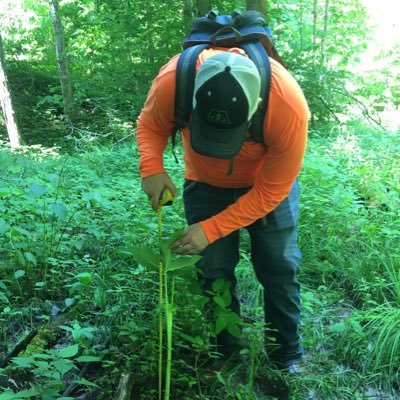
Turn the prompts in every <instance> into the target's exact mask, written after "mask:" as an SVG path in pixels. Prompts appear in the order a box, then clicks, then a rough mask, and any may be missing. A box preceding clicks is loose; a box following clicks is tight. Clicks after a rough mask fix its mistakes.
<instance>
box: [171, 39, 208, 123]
mask: <svg viewBox="0 0 400 400" xmlns="http://www.w3.org/2000/svg"><path fill="white" fill-rule="evenodd" d="M206 47H209V44H198V45H195V46H191V47H188V48H187V49H186V50H184V51H183V52H182V54H181V55H180V56H179V59H178V64H177V66H176V89H175V121H176V129H182V128H183V127H184V126H185V122H186V121H187V120H188V119H189V116H190V113H191V111H192V103H193V90H194V79H195V75H196V62H197V58H198V56H199V54H200V53H201V52H202V51H203V50H204V49H205V48H206Z"/></svg>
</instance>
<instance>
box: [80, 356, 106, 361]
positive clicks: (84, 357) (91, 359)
mask: <svg viewBox="0 0 400 400" xmlns="http://www.w3.org/2000/svg"><path fill="white" fill-rule="evenodd" d="M101 360H102V358H101V357H98V356H80V357H78V358H75V359H74V361H78V362H99V361H101Z"/></svg>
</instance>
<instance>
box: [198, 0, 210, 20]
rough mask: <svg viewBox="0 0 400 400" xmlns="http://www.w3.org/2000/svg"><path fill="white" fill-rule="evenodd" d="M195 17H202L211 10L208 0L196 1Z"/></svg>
mask: <svg viewBox="0 0 400 400" xmlns="http://www.w3.org/2000/svg"><path fill="white" fill-rule="evenodd" d="M196 6H197V16H198V17H204V15H206V14H207V13H208V12H209V11H210V10H211V1H210V0H196Z"/></svg>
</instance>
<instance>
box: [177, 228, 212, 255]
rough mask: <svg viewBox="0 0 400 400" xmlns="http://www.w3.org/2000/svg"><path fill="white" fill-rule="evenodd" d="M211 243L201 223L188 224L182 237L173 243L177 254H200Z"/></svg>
mask: <svg viewBox="0 0 400 400" xmlns="http://www.w3.org/2000/svg"><path fill="white" fill-rule="evenodd" d="M208 245H209V243H208V239H207V236H206V234H205V233H204V231H203V228H202V227H201V225H200V224H194V225H190V226H188V227H187V228H186V229H185V231H184V233H183V236H182V237H181V238H179V239H178V240H176V241H175V242H174V243H172V245H171V249H172V251H173V252H174V253H176V254H182V255H185V254H199V253H200V252H201V251H202V250H204V249H205V248H206V247H207V246H208Z"/></svg>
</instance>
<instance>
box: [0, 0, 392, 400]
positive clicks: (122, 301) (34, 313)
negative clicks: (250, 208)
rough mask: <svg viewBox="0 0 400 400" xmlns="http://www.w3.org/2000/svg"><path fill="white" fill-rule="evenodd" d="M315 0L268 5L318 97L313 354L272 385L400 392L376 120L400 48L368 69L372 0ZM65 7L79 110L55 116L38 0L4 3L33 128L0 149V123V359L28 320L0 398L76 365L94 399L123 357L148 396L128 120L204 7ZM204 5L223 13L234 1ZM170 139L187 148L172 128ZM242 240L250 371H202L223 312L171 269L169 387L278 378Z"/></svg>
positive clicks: (305, 394)
mask: <svg viewBox="0 0 400 400" xmlns="http://www.w3.org/2000/svg"><path fill="white" fill-rule="evenodd" d="M313 4H314V2H310V1H304V0H295V1H288V0H282V1H279V2H278V1H272V0H269V1H268V2H267V10H268V20H269V24H270V25H271V27H272V30H273V32H274V36H275V41H276V46H277V48H278V50H279V52H280V53H281V55H282V56H283V58H284V60H285V61H286V63H287V65H288V68H289V70H290V71H291V72H292V73H293V75H294V76H295V77H296V79H297V80H298V81H299V82H300V84H301V86H302V87H303V89H304V92H305V95H306V97H307V101H308V103H309V105H310V108H311V111H312V119H311V121H310V122H311V123H310V140H309V144H308V149H307V153H306V157H305V161H304V168H303V170H302V172H301V175H300V181H301V186H302V201H301V226H300V235H299V236H300V239H299V240H300V246H301V250H302V253H303V260H302V270H301V272H300V278H301V282H302V304H303V320H302V326H301V329H302V335H303V338H304V341H303V343H304V347H305V348H306V352H307V360H308V363H307V365H306V367H305V374H304V375H303V376H302V378H301V379H300V380H293V381H292V380H289V382H286V383H285V385H284V389H282V390H283V391H282V393H286V394H288V393H289V394H290V399H293V400H296V399H301V400H303V399H310V398H314V399H323V400H325V399H338V400H346V399H349V400H350V399H351V400H354V399H366V398H385V399H396V398H398V397H399V390H398V389H399V370H398V354H400V333H399V329H398V326H399V325H398V324H399V318H400V316H399V307H398V305H399V303H400V274H399V268H400V265H399V260H400V250H399V249H400V222H399V221H400V218H399V217H400V215H399V211H398V210H399V206H400V187H399V182H400V166H399V162H398V154H399V151H400V141H399V135H398V128H396V127H395V128H393V125H392V126H391V127H390V128H389V127H388V126H386V125H385V124H381V123H380V114H379V113H378V111H381V110H386V111H393V112H396V110H397V108H398V105H399V98H400V97H399V96H400V91H399V80H398V71H399V62H398V60H399V57H398V55H399V48H400V47H398V46H397V47H396V46H394V47H393V49H391V50H390V51H388V52H387V53H385V54H380V57H381V59H380V60H381V62H380V64H379V65H381V66H382V68H379V70H376V71H372V72H371V71H367V70H366V71H365V72H364V71H363V68H361V65H360V64H359V62H360V60H362V55H363V52H364V51H365V49H366V48H367V45H369V44H370V41H371V35H373V34H372V33H371V32H373V31H371V30H369V27H368V20H367V14H366V10H365V8H364V6H363V5H362V4H364V3H363V2H361V1H359V0H348V1H344V0H337V1H336V2H334V3H332V2H331V4H330V7H329V20H328V25H327V30H326V31H325V30H324V17H325V2H323V1H317V2H315V4H317V8H316V15H317V18H316V20H315V19H314V15H313V13H314V9H313ZM60 5H61V8H60V14H61V17H62V20H63V24H64V30H65V37H66V41H67V46H68V47H67V48H68V54H67V55H68V60H69V63H70V69H71V72H72V82H73V87H74V95H75V100H76V103H77V106H78V112H79V118H78V120H77V121H76V122H75V123H74V124H68V123H66V121H65V119H64V118H63V115H62V97H61V89H60V83H59V80H58V75H57V68H56V63H55V50H54V41H53V32H52V26H51V20H50V17H49V12H48V4H47V2H46V1H44V0H18V1H11V0H10V1H8V0H5V1H4V2H2V4H1V5H0V12H1V15H0V17H1V19H0V22H1V30H2V36H3V41H4V51H5V64H6V69H7V75H8V78H9V84H10V89H11V93H12V97H13V102H14V105H15V108H16V116H17V120H18V123H19V126H20V129H21V134H22V138H23V140H24V142H25V144H26V146H24V147H23V148H22V149H20V150H19V151H18V152H11V151H10V150H9V149H8V147H7V143H6V142H7V135H6V130H5V126H4V124H2V123H0V137H1V139H2V142H1V143H0V272H1V274H0V338H1V339H0V359H5V357H6V355H7V354H9V353H10V352H11V351H12V349H13V348H14V347H15V345H16V344H17V343H18V342H19V341H21V340H23V338H24V337H25V336H26V335H27V334H28V333H29V332H30V331H31V330H33V329H36V328H39V329H40V331H39V333H38V335H37V336H36V339H35V340H34V341H33V342H32V344H31V345H29V346H28V348H27V349H25V350H24V351H23V352H21V354H19V357H18V358H15V359H14V360H11V361H10V362H8V363H7V365H6V366H4V367H1V366H0V400H8V399H18V398H43V399H56V398H66V399H67V398H74V397H68V395H65V396H64V397H62V395H63V393H64V392H65V390H66V387H67V386H68V384H70V383H71V380H72V379H76V378H77V376H76V375H77V373H78V371H82V369H84V368H87V367H88V366H87V363H93V365H94V366H92V367H91V368H89V371H90V373H88V375H87V377H86V379H84V378H83V379H81V380H80V381H79V382H77V383H76V386H77V388H78V389H77V390H78V391H80V393H83V392H84V393H85V395H86V396H87V398H89V399H90V398H97V399H110V398H112V397H113V396H114V394H115V389H116V386H117V385H118V382H119V380H120V378H121V375H122V374H123V373H126V372H127V371H133V373H134V375H135V378H137V380H138V382H139V384H137V385H136V386H135V390H136V392H135V394H136V396H137V398H141V399H144V400H146V399H154V398H156V397H157V393H156V392H157V390H156V387H157V385H156V380H157V379H156V376H157V363H158V359H157V344H158V336H157V335H158V323H159V314H158V311H157V309H158V293H159V292H158V289H159V288H158V277H157V272H156V271H154V270H152V269H148V268H146V266H145V265H144V264H145V263H141V262H140V260H139V261H138V260H137V259H135V258H134V257H133V255H132V251H131V249H132V248H135V249H137V248H143V247H145V248H149V249H153V251H154V252H157V250H158V223H157V216H156V214H155V213H154V212H153V210H152V209H151V208H150V206H149V204H148V202H147V199H146V197H145V195H144V194H143V193H142V191H141V188H140V178H139V174H138V170H137V160H138V154H137V149H136V144H135V141H134V134H135V121H136V118H137V116H138V114H139V112H140V110H141V107H142V105H143V101H144V99H145V97H146V94H147V90H148V88H149V86H150V84H151V81H152V79H153V77H154V75H155V74H156V73H157V71H158V69H159V68H160V67H161V66H162V65H163V64H164V63H165V62H166V61H167V60H168V59H169V58H170V57H171V56H172V55H174V54H175V53H177V52H179V51H180V48H181V42H182V38H183V36H184V35H185V34H186V33H187V32H188V24H187V18H184V17H183V16H182V11H183V9H184V7H188V6H189V8H190V10H189V13H191V14H192V15H193V16H194V15H195V14H196V6H195V2H187V1H185V2H183V1H182V2H180V1H178V2H158V3H157V2H149V1H146V2H145V1H142V0H140V1H133V0H124V1H116V0H80V1H77V0H64V1H62V2H61V4H60ZM212 7H213V8H215V9H218V10H219V11H220V12H221V13H230V12H231V11H232V10H233V9H242V10H244V9H245V2H244V1H226V0H224V1H215V2H212ZM315 21H316V22H315ZM177 153H178V158H179V159H182V157H183V155H182V149H181V147H180V146H179V144H178V146H177ZM165 164H166V166H167V169H168V171H169V173H170V174H171V176H172V177H173V179H174V181H175V182H176V183H177V185H178V186H179V185H181V183H182V179H183V167H182V164H181V163H180V164H176V163H175V162H174V159H173V157H172V156H171V155H170V154H166V156H165ZM162 226H163V236H164V237H165V238H168V237H170V236H171V235H172V234H173V233H174V232H176V231H177V230H178V229H180V228H183V227H184V226H185V220H184V216H183V207H182V203H181V200H179V199H177V200H175V202H174V205H173V206H172V207H169V208H165V209H164V213H163V224H162ZM249 250H250V248H249V241H248V239H247V237H246V236H245V235H244V237H243V241H242V244H241V250H240V254H241V259H240V264H239V266H238V270H237V275H238V281H239V296H240V299H241V302H242V304H243V315H244V319H245V320H246V321H250V322H248V323H247V322H246V323H245V324H244V325H243V327H242V328H243V330H244V332H245V336H246V338H247V339H248V341H249V353H248V355H249V358H250V360H251V362H250V363H249V364H248V371H249V372H248V375H246V376H247V378H248V380H247V381H246V383H238V376H240V375H239V374H237V373H236V372H237V371H236V372H235V371H224V372H223V373H221V374H220V375H219V376H218V378H217V379H215V381H214V382H213V385H209V387H208V388H204V387H202V384H201V380H200V378H199V371H200V370H201V362H202V360H204V354H206V355H207V354H208V353H207V351H208V350H207V337H208V336H207V335H209V333H210V332H212V331H213V329H214V330H215V329H219V328H218V327H217V326H208V325H207V323H206V321H205V320H204V317H203V313H202V309H203V307H204V298H202V296H201V295H200V292H199V290H198V286H196V284H195V281H196V280H195V279H188V277H185V278H184V277H180V278H181V279H179V280H178V281H177V283H176V287H175V293H176V295H175V303H174V304H175V305H174V307H173V308H171V309H169V312H170V313H171V315H173V317H174V319H173V320H174V336H173V362H172V386H171V391H172V396H174V397H173V398H176V399H181V398H182V399H186V398H191V399H203V400H206V399H214V398H218V399H221V398H227V399H232V398H242V399H246V400H252V399H272V398H276V396H275V397H272V395H270V396H269V395H266V394H265V393H263V390H262V389H263V384H265V382H266V381H268V379H269V378H271V376H272V377H274V376H275V375H274V372H273V371H270V370H269V369H268V368H267V369H265V367H264V364H263V361H264V360H263V356H262V354H261V353H262V352H260V332H261V329H260V326H261V325H262V323H261V322H260V321H261V319H262V309H261V304H262V292H261V289H260V287H259V284H258V283H257V280H256V278H255V276H253V274H252V272H251V265H250V264H251V263H250V252H249ZM192 278H193V277H192ZM216 297H217V296H216ZM221 298H222V296H221ZM224 304H225V303H224ZM219 312H221V310H219ZM220 321H222V320H220ZM225 322H226V321H225ZM225 322H224V323H225ZM257 324H258V325H257ZM260 324H261V325H260ZM234 325H235V329H236V328H237V326H236V324H234ZM85 365H86V367H85ZM267 378H268V379H267ZM11 379H12V380H13V381H14V382H17V383H16V384H17V386H15V385H13V384H10V382H11ZM269 389H270V388H269ZM2 391H3V392H2ZM18 391H20V393H19V394H15V393H14V392H18ZM75 393H76V392H75ZM282 393H281V394H282ZM74 395H75V394H74ZM18 396H20V397H18ZM185 396H186V397H185Z"/></svg>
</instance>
